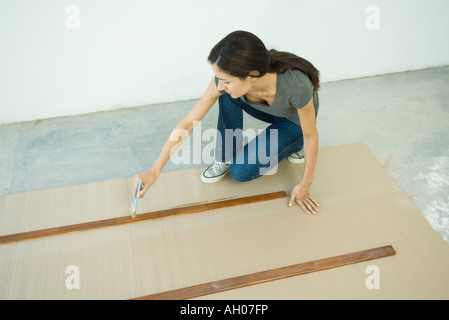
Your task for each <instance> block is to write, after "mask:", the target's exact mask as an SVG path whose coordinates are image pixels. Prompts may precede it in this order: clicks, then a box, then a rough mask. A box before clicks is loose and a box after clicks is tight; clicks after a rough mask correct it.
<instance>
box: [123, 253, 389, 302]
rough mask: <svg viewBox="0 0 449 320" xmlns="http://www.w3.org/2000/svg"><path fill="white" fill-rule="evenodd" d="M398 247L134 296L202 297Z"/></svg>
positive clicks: (379, 255)
mask: <svg viewBox="0 0 449 320" xmlns="http://www.w3.org/2000/svg"><path fill="white" fill-rule="evenodd" d="M395 254H396V251H395V250H394V248H393V247H392V246H391V245H388V246H384V247H379V248H374V249H369V250H364V251H359V252H354V253H349V254H344V255H341V256H336V257H332V258H325V259H321V260H315V261H310V262H305V263H300V264H295V265H291V266H288V267H281V268H276V269H271V270H267V271H261V272H256V273H251V274H247V275H244V276H239V277H234V278H229V279H225V280H219V281H214V282H208V283H204V284H199V285H195V286H191V287H186V288H181V289H176V290H171V291H166V292H161V293H155V294H151V295H147V296H143V297H139V298H134V299H131V300H183V299H191V298H195V297H200V296H204V295H208V294H212V293H218V292H222V291H227V290H233V289H237V288H241V287H247V286H251V285H255V284H259V283H264V282H268V281H274V280H280V279H284V278H288V277H293V276H298V275H302V274H306V273H311V272H317V271H322V270H327V269H331V268H338V267H343V266H346V265H350V264H354V263H359V262H363V261H369V260H373V259H378V258H383V257H387V256H392V255H395Z"/></svg>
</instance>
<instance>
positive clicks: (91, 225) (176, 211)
mask: <svg viewBox="0 0 449 320" xmlns="http://www.w3.org/2000/svg"><path fill="white" fill-rule="evenodd" d="M285 197H287V194H286V193H285V192H284V191H279V192H272V193H265V194H259V195H254V196H248V197H242V198H236V199H228V200H222V201H215V202H208V203H202V204H197V205H191V206H185V207H179V208H172V209H166V210H159V211H153V212H148V213H142V214H138V215H137V216H136V219H135V220H133V219H132V217H131V216H125V217H119V218H111V219H105V220H98V221H91V222H85V223H79V224H73V225H68V226H61V227H55V228H48V229H42V230H34V231H29V232H22V233H15V234H9V235H4V236H0V245H1V244H6V243H12V242H18V241H25V240H32V239H37V238H42V237H49V236H54V235H60V234H65V233H70V232H79V231H87V230H92V229H98V228H105V227H112V226H119V225H124V224H128V223H135V222H140V221H146V220H151V219H159V218H164V217H169V216H175V215H181V214H189V213H197V212H202V211H208V210H214V209H221V208H229V207H233V206H238V205H243V204H250V203H255V202H261V201H268V200H274V199H280V198H285Z"/></svg>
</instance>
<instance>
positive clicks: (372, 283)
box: [365, 265, 380, 290]
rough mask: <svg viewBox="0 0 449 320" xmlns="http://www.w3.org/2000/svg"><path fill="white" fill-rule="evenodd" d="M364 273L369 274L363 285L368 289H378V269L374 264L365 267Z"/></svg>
mask: <svg viewBox="0 0 449 320" xmlns="http://www.w3.org/2000/svg"><path fill="white" fill-rule="evenodd" d="M365 273H366V274H369V276H368V277H367V278H366V281H365V286H366V288H367V289H368V290H373V289H376V290H378V289H380V269H379V267H378V266H376V265H369V266H367V267H366V269H365Z"/></svg>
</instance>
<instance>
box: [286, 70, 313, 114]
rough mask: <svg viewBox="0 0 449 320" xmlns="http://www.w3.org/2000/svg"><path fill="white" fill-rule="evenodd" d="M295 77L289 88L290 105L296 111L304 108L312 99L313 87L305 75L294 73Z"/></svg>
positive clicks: (298, 72)
mask: <svg viewBox="0 0 449 320" xmlns="http://www.w3.org/2000/svg"><path fill="white" fill-rule="evenodd" d="M294 75H295V77H293V79H292V83H291V85H290V86H289V95H290V99H289V100H290V104H291V106H293V107H294V108H296V109H302V108H304V107H305V106H306V105H307V103H309V101H310V99H312V97H313V86H312V83H311V82H310V80H309V78H308V77H307V75H305V74H303V73H302V72H300V71H295V72H294Z"/></svg>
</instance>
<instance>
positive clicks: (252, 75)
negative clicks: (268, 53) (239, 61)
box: [248, 70, 260, 79]
mask: <svg viewBox="0 0 449 320" xmlns="http://www.w3.org/2000/svg"><path fill="white" fill-rule="evenodd" d="M248 77H251V78H252V79H256V78H259V77H260V72H259V71H257V70H254V71H251V72H250V73H249V74H248Z"/></svg>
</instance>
